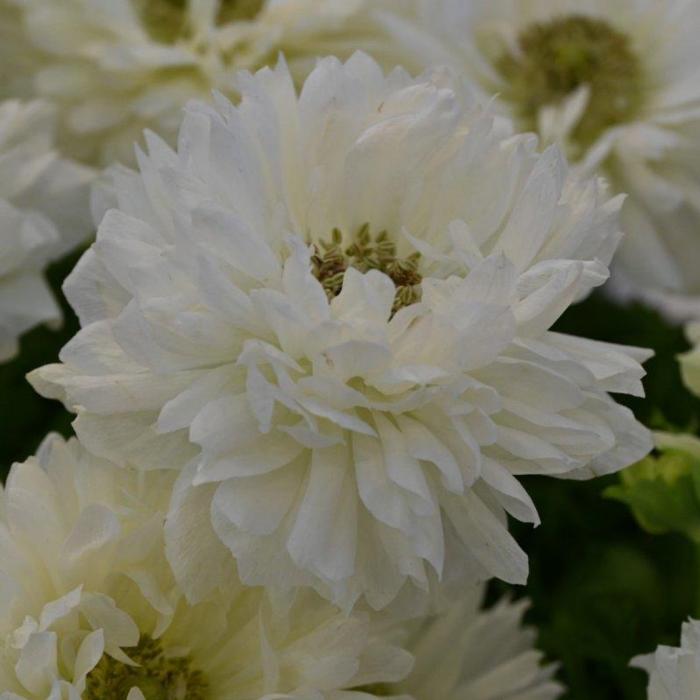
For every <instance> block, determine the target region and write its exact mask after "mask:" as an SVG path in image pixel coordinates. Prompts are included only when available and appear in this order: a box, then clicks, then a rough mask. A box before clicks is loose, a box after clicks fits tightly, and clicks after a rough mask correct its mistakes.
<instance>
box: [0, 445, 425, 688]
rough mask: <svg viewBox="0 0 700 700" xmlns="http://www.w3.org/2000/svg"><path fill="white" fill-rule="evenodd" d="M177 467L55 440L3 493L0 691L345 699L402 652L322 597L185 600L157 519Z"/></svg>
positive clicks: (382, 674)
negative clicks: (142, 465) (280, 601)
mask: <svg viewBox="0 0 700 700" xmlns="http://www.w3.org/2000/svg"><path fill="white" fill-rule="evenodd" d="M171 486H172V473H171V472H170V473H169V472H155V471H154V472H150V473H148V474H143V473H135V472H130V471H128V470H124V469H120V468H118V467H114V466H113V465H110V464H109V463H106V462H103V461H101V460H99V459H96V458H94V457H91V456H90V455H89V454H88V453H86V452H85V450H84V449H83V448H82V447H81V446H80V445H79V444H78V443H77V441H75V440H72V441H70V442H68V443H66V442H64V441H63V440H62V439H61V438H58V437H53V438H49V439H48V440H47V441H46V442H45V444H44V445H43V446H42V449H41V450H40V454H39V456H38V457H37V458H32V459H30V460H29V461H28V462H26V463H24V464H21V465H15V466H14V467H13V469H12V471H11V473H10V476H9V478H8V481H7V486H6V488H5V490H4V492H3V493H2V494H1V495H0V503H1V505H2V515H1V516H0V581H2V586H1V588H2V614H1V615H0V639H1V640H2V650H3V653H2V656H1V657H0V698H1V699H2V700H57V699H58V698H66V699H69V698H70V700H79V699H82V700H127V698H128V700H150V699H154V698H173V699H175V698H183V699H184V698H186V699H187V700H204V699H205V698H206V699H207V700H260V699H262V698H267V699H268V700H271V699H272V698H280V699H281V698H298V699H299V700H312V699H313V700H343V699H344V698H348V700H349V699H350V698H352V699H353V700H358V699H359V698H361V697H366V698H370V697H371V696H369V695H367V696H360V695H357V694H355V693H353V692H350V691H348V692H347V693H346V692H345V690H346V689H351V688H354V687H356V686H365V685H369V684H373V683H377V682H390V681H395V680H397V679H399V678H401V677H403V676H404V675H405V674H406V673H407V672H408V670H410V668H411V665H412V658H411V656H410V654H409V653H408V652H405V651H402V650H400V649H398V648H396V647H394V646H391V645H390V644H387V643H384V642H382V641H381V640H379V639H378V638H377V637H376V636H373V635H374V633H373V632H372V626H371V623H370V620H369V618H368V617H367V616H360V615H357V616H353V617H347V616H345V615H343V614H340V613H339V612H338V611H337V609H335V608H333V607H332V606H330V605H329V604H327V603H325V601H323V600H321V599H319V598H318V597H317V596H315V594H311V595H306V596H305V595H300V596H299V597H298V599H297V600H296V601H295V602H294V603H293V604H292V605H291V606H290V607H287V608H285V609H283V610H281V611H274V612H273V611H272V610H271V609H269V604H268V603H267V602H266V600H265V597H264V595H263V593H262V592H261V591H260V590H256V589H249V588H243V587H241V586H240V585H239V584H236V579H235V575H234V574H233V572H231V575H230V578H229V579H228V585H227V587H226V590H225V591H221V592H219V594H218V596H217V597H216V598H215V599H213V600H212V601H210V602H207V603H203V604H200V605H197V606H194V607H190V606H188V605H186V604H185V602H184V601H183V599H182V595H181V594H180V593H179V592H178V590H177V588H176V586H175V585H174V583H173V580H172V574H170V573H169V569H168V566H167V562H166V561H165V554H164V545H163V520H164V516H165V507H166V505H167V496H168V494H169V491H170V488H171Z"/></svg>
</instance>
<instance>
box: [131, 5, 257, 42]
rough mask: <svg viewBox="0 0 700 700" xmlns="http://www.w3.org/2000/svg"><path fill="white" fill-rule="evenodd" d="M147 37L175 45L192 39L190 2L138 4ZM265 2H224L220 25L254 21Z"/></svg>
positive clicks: (219, 18) (221, 6)
mask: <svg viewBox="0 0 700 700" xmlns="http://www.w3.org/2000/svg"><path fill="white" fill-rule="evenodd" d="M136 2H137V5H138V11H139V13H140V15H141V18H142V20H143V23H144V25H145V27H146V30H147V31H148V34H149V35H150V36H151V38H152V39H153V40H154V41H158V42H160V43H163V44H174V43H175V42H177V41H178V40H179V39H183V38H187V37H188V35H189V30H190V27H189V21H188V19H189V18H188V7H189V2H191V0H136ZM264 5H265V0H221V1H220V3H219V13H218V15H217V18H216V23H217V25H219V26H221V25H224V24H230V23H231V22H243V21H246V20H251V19H255V18H256V17H257V15H258V14H260V12H261V10H262V9H263V6H264Z"/></svg>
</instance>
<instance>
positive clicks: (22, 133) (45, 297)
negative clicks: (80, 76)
mask: <svg viewBox="0 0 700 700" xmlns="http://www.w3.org/2000/svg"><path fill="white" fill-rule="evenodd" d="M53 126H54V112H53V110H52V109H51V107H50V106H48V105H47V104H45V103H43V102H36V101H35V102H27V103H22V102H18V101H15V100H8V101H5V102H1V103H0V360H6V359H8V358H10V357H12V356H13V355H14V354H15V353H16V352H17V341H18V338H19V336H20V335H21V334H22V333H24V332H25V331H26V330H28V329H30V328H32V327H33V326H35V325H37V324H40V323H44V322H53V323H56V322H59V321H60V320H61V311H60V308H59V307H58V304H57V302H56V301H55V300H54V298H53V296H52V294H51V291H50V289H49V287H48V285H47V284H46V282H45V280H44V277H43V272H44V269H45V268H46V266H47V265H48V263H50V262H51V261H53V260H55V259H56V258H58V257H60V256H61V255H63V254H64V253H65V252H66V251H68V250H70V248H71V247H73V246H74V245H75V244H76V243H78V242H79V241H80V240H81V239H82V238H85V237H86V236H87V234H88V231H89V230H90V221H89V215H88V185H89V182H90V179H91V173H90V172H89V171H88V170H86V169H84V168H82V167H80V166H77V165H75V164H73V163H70V162H68V161H66V160H64V159H62V158H60V157H59V156H58V154H57V153H56V152H55V151H54V150H53V134H54V128H53Z"/></svg>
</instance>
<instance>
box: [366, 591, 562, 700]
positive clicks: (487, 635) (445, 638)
mask: <svg viewBox="0 0 700 700" xmlns="http://www.w3.org/2000/svg"><path fill="white" fill-rule="evenodd" d="M462 598H463V599H462V601H461V602H460V603H458V604H456V605H453V606H451V607H449V608H447V609H446V610H445V611H444V612H442V613H441V614H440V615H437V616H433V617H429V618H426V619H425V620H418V621H415V622H410V623H407V624H403V625H397V626H396V629H395V630H393V635H394V637H395V639H396V640H397V642H399V643H400V644H401V645H402V646H403V647H404V648H406V649H408V650H409V651H410V652H411V653H412V654H413V655H414V657H415V665H414V667H413V670H412V671H411V673H410V674H409V675H408V677H407V678H406V679H405V680H403V681H401V682H399V683H393V684H386V685H385V686H383V688H382V689H381V690H380V691H378V692H377V691H375V692H377V694H378V695H383V694H384V695H386V694H389V695H398V694H400V693H403V694H405V695H407V696H410V697H411V698H412V699H413V700H433V698H440V700H554V699H555V698H558V697H560V696H561V694H562V692H563V688H562V686H561V685H560V684H559V683H557V682H556V681H555V680H554V679H553V676H554V673H555V671H556V666H554V665H551V664H550V665H547V666H543V665H542V654H541V652H539V651H537V650H536V649H535V648H534V644H535V637H536V634H535V630H534V629H532V628H529V627H523V625H522V616H523V613H524V612H525V610H526V608H527V601H520V602H518V603H511V602H509V601H507V600H503V601H501V602H500V603H498V604H497V605H495V606H494V607H492V608H490V609H488V610H479V601H480V598H481V590H480V589H476V591H475V592H474V593H470V592H467V593H466V594H465V593H464V592H463V594H462Z"/></svg>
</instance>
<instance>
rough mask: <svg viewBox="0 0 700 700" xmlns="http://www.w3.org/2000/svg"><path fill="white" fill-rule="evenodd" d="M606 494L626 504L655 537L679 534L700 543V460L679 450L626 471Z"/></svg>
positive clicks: (643, 462)
mask: <svg viewBox="0 0 700 700" xmlns="http://www.w3.org/2000/svg"><path fill="white" fill-rule="evenodd" d="M605 495H606V496H608V497H610V498H614V499H616V500H618V501H621V502H622V503H626V504H627V505H628V506H629V507H630V508H631V509H632V512H633V513H634V515H635V517H636V518H637V520H638V521H639V524H640V525H641V526H642V527H643V528H644V529H645V530H647V531H648V532H651V533H652V534H663V533H667V532H680V533H681V534H683V535H685V536H686V537H688V538H689V539H691V540H693V541H694V542H696V543H698V544H700V458H699V457H696V456H694V455H691V454H689V453H687V452H681V451H680V450H668V451H666V452H663V453H662V454H661V455H659V456H658V457H655V456H649V457H647V458H645V459H643V460H642V461H641V462H639V463H637V464H635V465H634V466H632V467H629V468H628V469H625V470H624V471H623V472H622V473H621V474H620V483H619V484H618V485H615V486H611V487H610V488H608V489H607V491H606V492H605Z"/></svg>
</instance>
